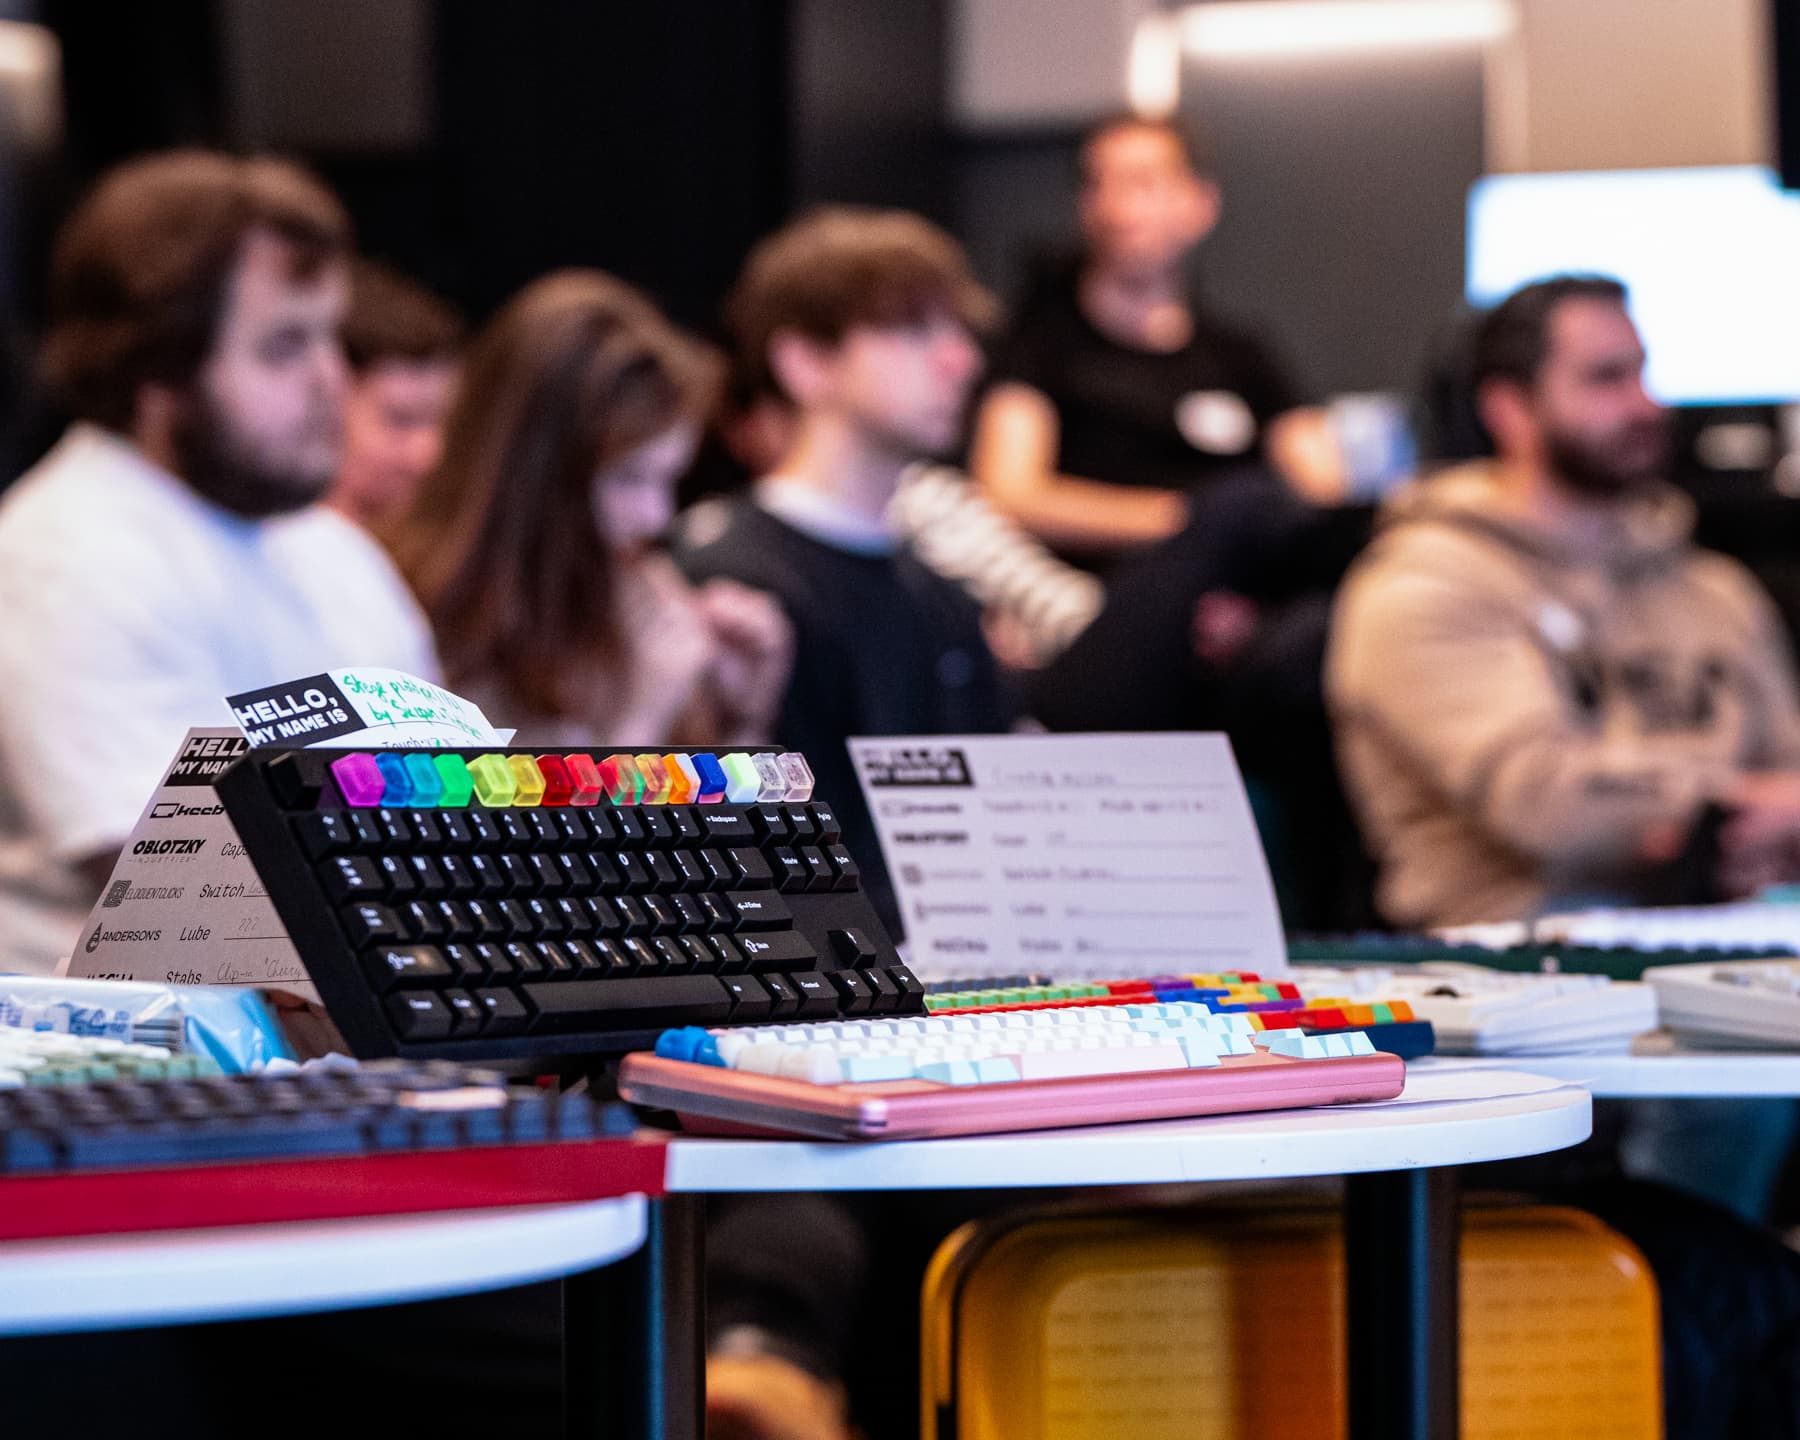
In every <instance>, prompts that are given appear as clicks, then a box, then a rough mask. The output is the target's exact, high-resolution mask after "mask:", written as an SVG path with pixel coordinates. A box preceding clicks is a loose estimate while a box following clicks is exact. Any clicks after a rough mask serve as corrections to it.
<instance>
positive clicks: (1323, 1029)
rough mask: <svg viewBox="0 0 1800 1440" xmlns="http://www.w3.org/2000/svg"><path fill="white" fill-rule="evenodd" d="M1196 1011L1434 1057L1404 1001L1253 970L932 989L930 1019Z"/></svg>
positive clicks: (1029, 978)
mask: <svg viewBox="0 0 1800 1440" xmlns="http://www.w3.org/2000/svg"><path fill="white" fill-rule="evenodd" d="M1149 1004H1163V1005H1171V1004H1175V1005H1179V1004H1194V1005H1198V1006H1200V1007H1202V1008H1204V1009H1205V1010H1207V1011H1209V1012H1211V1013H1212V1014H1215V1015H1241V1016H1243V1017H1244V1019H1245V1022H1246V1025H1247V1033H1251V1034H1258V1033H1262V1032H1265V1031H1280V1030H1297V1031H1301V1032H1303V1033H1305V1034H1308V1035H1328V1034H1333V1033H1340V1034H1343V1033H1350V1032H1359V1033H1361V1034H1363V1035H1365V1036H1367V1037H1368V1039H1369V1040H1370V1042H1371V1043H1372V1044H1373V1045H1374V1047H1375V1048H1376V1049H1377V1050H1386V1051H1388V1052H1390V1053H1392V1054H1395V1055H1399V1056H1402V1057H1403V1058H1405V1059H1408V1060H1411V1059H1415V1058H1417V1057H1418V1056H1421V1055H1428V1054H1430V1053H1431V1051H1432V1048H1433V1045H1434V1039H1435V1037H1434V1036H1433V1033H1432V1027H1431V1025H1430V1023H1429V1022H1428V1021H1425V1020H1421V1019H1419V1017H1418V1016H1417V1015H1415V1014H1414V1012H1413V1008H1412V1006H1411V1005H1410V1004H1408V1003H1407V1002H1406V1001H1405V1000H1402V999H1398V998H1395V999H1389V1000H1385V1001H1375V1000H1372V999H1370V998H1368V997H1360V998H1350V997H1345V996H1339V995H1331V994H1327V993H1320V994H1310V995H1309V994H1306V993H1304V992H1303V991H1302V989H1301V987H1300V986H1299V985H1297V984H1295V983H1294V982H1293V981H1291V980H1264V979H1263V978H1262V977H1261V976H1260V975H1258V974H1256V973H1255V972H1253V971H1248V970H1242V971H1238V970H1232V971H1223V972H1220V973H1215V974H1203V975H1159V976H1155V977H1152V978H1149V979H1143V980H1106V981H1083V980H1070V981H1062V982H1059V981H1056V980H1054V979H1052V978H1050V977H1048V976H1044V975H1013V976H1006V977H1003V978H999V979H985V980H948V981H938V982H936V983H934V984H932V985H929V986H928V987H927V990H926V996H925V1009H926V1012H927V1013H928V1014H932V1015H940V1014H948V1015H991V1014H1007V1013H1011V1012H1020V1011H1034V1010H1067V1009H1079V1008H1087V1007H1106V1006H1119V1005H1125V1006H1142V1005H1149Z"/></svg>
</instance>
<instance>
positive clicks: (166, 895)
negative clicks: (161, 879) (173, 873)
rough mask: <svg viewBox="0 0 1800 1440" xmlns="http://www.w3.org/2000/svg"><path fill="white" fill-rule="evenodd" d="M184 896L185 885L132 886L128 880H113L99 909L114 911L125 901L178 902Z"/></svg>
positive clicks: (185, 891)
mask: <svg viewBox="0 0 1800 1440" xmlns="http://www.w3.org/2000/svg"><path fill="white" fill-rule="evenodd" d="M185 894H187V886H185V885H133V884H132V883H131V882H130V881H129V880H115V881H113V883H112V886H111V887H110V888H109V889H108V890H107V892H106V898H105V899H104V900H102V901H101V902H100V908H101V909H103V910H114V909H117V908H118V907H119V906H121V905H123V904H124V903H125V902H126V901H127V900H179V899H180V898H181V897H182V896H183V895H185Z"/></svg>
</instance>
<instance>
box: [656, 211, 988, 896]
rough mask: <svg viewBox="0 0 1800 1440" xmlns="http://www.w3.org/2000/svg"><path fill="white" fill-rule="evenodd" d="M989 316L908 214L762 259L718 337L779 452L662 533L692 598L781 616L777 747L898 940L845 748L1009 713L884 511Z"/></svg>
mask: <svg viewBox="0 0 1800 1440" xmlns="http://www.w3.org/2000/svg"><path fill="white" fill-rule="evenodd" d="M990 309H991V302H990V301H989V299H988V296H987V295H986V293H985V292H984V291H983V290H982V289H981V288H980V287H979V286H978V285H977V284H976V282H975V280H974V278H973V277H972V275H971V274H970V272H969V269H968V265H967V262H966V261H965V259H964V257H963V254H962V251H961V250H960V249H959V248H958V247H957V245H956V243H955V242H954V241H953V240H951V239H950V237H949V236H947V235H945V234H944V233H943V232H942V231H940V230H938V229H937V228H936V227H934V226H932V225H929V224H927V223H926V222H925V221H924V220H921V219H919V218H918V217H917V216H914V215H908V214H904V213H902V212H898V211H868V210H853V209H845V208H833V209H827V210H821V211H818V212H815V213H814V214H812V215H810V216H807V217H805V218H803V219H801V220H798V221H796V222H794V223H793V224H791V225H789V226H788V227H787V228H785V229H784V230H782V231H780V232H779V233H777V234H776V235H774V236H773V237H771V238H770V239H768V240H766V241H764V242H763V244H762V245H760V246H759V247H758V248H757V249H756V250H755V251H754V252H753V253H752V254H751V256H750V259H749V261H748V263H747V265H746V267H745V270H744V274H743V277H742V278H741V280H740V281H739V283H738V286H737V289H736V291H735V292H734V293H733V296H732V298H731V300H730V302H729V304H728V307H727V319H728V322H729V324H730V326H731V329H732V331H733V333H734V340H735V342H736V344H737V345H738V347H739V348H740V350H741V352H742V358H743V360H744V363H745V364H746V366H747V368H748V369H749V370H750V372H751V373H752V377H753V378H754V379H755V380H756V381H757V383H764V382H766V383H767V384H768V385H770V386H772V387H773V388H774V389H775V390H776V391H777V392H778V393H780V394H781V395H783V396H785V397H786V398H787V399H788V401H789V402H791V404H792V406H793V431H792V437H791V443H790V445H789V448H788V450H787V453H786V454H785V455H784V456H783V458H782V459H781V461H780V462H779V463H778V464H777V465H776V467H775V469H774V471H773V472H772V473H771V474H768V475H765V476H763V477H762V478H761V479H760V480H759V481H758V482H757V483H756V485H755V486H754V488H753V489H752V491H751V492H750V494H749V495H747V496H742V497H737V498H733V499H729V500H713V501H707V502H704V503H703V504H701V505H699V506H696V507H695V508H694V509H693V510H690V511H689V512H688V513H687V514H686V515H685V516H684V517H683V519H682V521H681V524H680V526H679V529H678V532H677V535H676V560H677V563H678V564H679V565H680V567H681V568H682V570H683V571H684V572H685V573H686V574H687V576H688V578H689V579H690V580H693V581H694V582H696V583H699V582H702V581H706V580H713V579H729V580H735V581H737V582H739V583H740V584H744V585H750V586H754V587H755V588H756V589H758V590H761V591H764V592H766V593H768V594H771V595H773V596H775V597H776V599H777V600H778V601H779V602H780V604H781V606H782V608H783V610H785V611H786V613H787V616H788V619H789V620H790V622H791V623H792V625H793V630H794V668H793V675H792V679H791V680H790V681H789V684H788V689H787V693H786V696H785V698H784V699H783V702H782V705H781V710H780V714H779V717H778V718H777V720H776V725H775V731H776V735H777V737H778V738H779V739H780V741H781V743H782V744H784V745H786V746H788V747H790V748H791V749H795V750H799V751H801V752H802V753H804V754H805V756H806V757H807V760H808V761H809V763H810V764H811V765H812V769H813V773H814V775H815V776H816V778H817V780H818V793H819V794H820V795H823V796H827V797H829V798H830V799H831V801H832V802H833V803H834V804H835V805H836V806H837V807H838V814H839V818H840V820H841V822H842V824H843V827H844V842H845V844H846V845H847V846H849V848H850V851H851V853H852V854H853V855H855V857H856V859H857V862H858V864H860V865H861V866H862V868H863V872H864V877H865V886H866V888H867V890H868V892H869V897H870V899H871V901H872V902H873V903H874V905H875V907H876V910H877V912H878V913H879V914H880V915H881V916H882V919H883V920H884V921H886V922H887V923H888V924H889V925H890V926H891V927H894V928H896V929H898V926H897V921H898V920H899V918H900V917H899V915H898V912H897V910H896V907H895V904H894V898H893V892H892V889H891V886H890V885H889V882H888V879H887V876H886V873H885V871H884V870H883V869H882V866H881V852H880V847H879V846H878V845H877V844H876V842H875V834H874V828H873V824H872V822H871V820H870V818H869V815H868V812H867V809H866V807H865V806H864V805H863V802H862V795H861V790H860V787H859V786H858V784H857V780H856V774H855V771H854V769H853V768H852V766H851V764H850V760H849V755H848V753H847V752H846V749H845V744H844V742H845V740H846V739H847V738H848V737H850V736H852V735H911V734H955V733H972V732H973V733H979V732H991V731H999V730H1005V729H1008V728H1009V727H1010V726H1011V725H1012V723H1013V721H1014V719H1015V718H1016V713H1017V712H1016V708H1015V701H1014V698H1013V696H1012V694H1011V692H1010V690H1009V689H1008V687H1007V686H1006V684H1005V683H1004V681H1003V680H1002V677H1001V675H1000V671H999V667H998V666H997V664H996V663H995V661H994V658H993V656H992V654H991V653H990V652H989V650H988V647H987V644H986V641H985V640H984V638H983V635H982V629H981V616H980V611H979V608H978V606H977V604H976V602H975V601H974V600H973V599H972V598H971V597H970V595H969V594H968V592H967V591H965V590H964V589H963V588H962V587H961V586H959V585H957V584H956V583H954V582H953V581H950V580H947V579H945V578H943V577H942V576H940V575H938V574H937V573H936V572H934V571H933V570H931V569H930V568H928V567H927V566H926V565H924V564H923V563H922V562H921V561H920V560H919V559H918V558H917V557H916V556H915V555H914V554H913V553H912V551H911V549H910V548H909V547H908V545H907V544H906V542H905V541H904V540H903V539H901V538H900V536H899V535H898V533H897V531H896V530H895V528H894V522H893V521H892V519H891V518H890V516H889V513H888V505H889V501H891V500H892V499H893V496H894V492H895V490H896V489H897V488H898V486H899V484H900V481H901V477H902V474H903V472H904V471H905V470H906V469H907V467H908V466H910V465H912V464H914V463H915V462H917V461H919V460H921V459H924V458H927V457H929V456H932V455H935V454H941V453H942V452H943V451H945V450H947V449H949V448H950V447H951V446H952V445H954V444H955V443H956V440H957V438H958V435H959V431H960V425H961V418H962V413H963V407H964V404H965V403H966V401H967V398H968V394H969V389H970V386H971V385H972V384H973V383H974V380H975V377H976V375H977V373H978V372H979V370H980V366H981V353H980V350H979V348H978V347H977V345H976V342H975V339H974V334H973V332H974V330H975V328H976V327H977V326H978V325H980V324H981V323H982V322H984V321H985V319H986V317H987V314H988V313H989V311H990Z"/></svg>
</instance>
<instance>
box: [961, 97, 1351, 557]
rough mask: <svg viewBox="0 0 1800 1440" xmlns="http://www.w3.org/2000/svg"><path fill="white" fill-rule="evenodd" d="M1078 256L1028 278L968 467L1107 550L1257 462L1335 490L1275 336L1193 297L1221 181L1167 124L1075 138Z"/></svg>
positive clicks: (1130, 123)
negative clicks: (1265, 337) (1043, 276)
mask: <svg viewBox="0 0 1800 1440" xmlns="http://www.w3.org/2000/svg"><path fill="white" fill-rule="evenodd" d="M1080 164H1081V196H1080V223H1081V233H1082V240H1083V244H1084V253H1083V255H1082V256H1081V259H1080V261H1079V263H1078V264H1077V265H1076V266H1075V267H1073V269H1072V271H1070V272H1069V273H1066V274H1058V275H1055V276H1052V277H1050V279H1049V282H1048V283H1046V284H1042V285H1040V286H1039V287H1038V288H1037V289H1036V291H1035V292H1034V294H1033V295H1032V296H1031V297H1030V299H1029V300H1028V301H1027V303H1026V304H1025V306H1024V307H1023V308H1022V309H1021V311H1020V313H1019V314H1018V315H1017V317H1016V318H1015V319H1014V321H1013V323H1012V325H1011V327H1010V329H1009V330H1008V333H1007V335H1006V336H1005V338H1004V339H1003V340H1002V341H1001V342H1000V344H999V345H998V346H997V348H996V350H995V354H994V360H993V369H992V377H991V382H992V383H991V385H990V387H989V389H988V391H987V393H986V395H985V397H984V398H983V400H982V403H981V406H980V409H979V412H978V414H977V417H976V424H975V435H974V443H973V450H972V463H971V468H972V470H973V472H974V474H975V477H976V479H977V480H979V481H980V483H981V484H982V485H983V487H984V488H985V489H986V490H987V492H988V494H989V495H990V497H991V498H992V500H993V502H994V503H995V504H996V505H997V506H999V507H1000V508H1001V509H1002V510H1004V511H1005V512H1006V513H1008V514H1009V515H1011V516H1012V517H1013V518H1014V519H1016V520H1017V521H1018V522H1019V523H1020V524H1022V525H1024V526H1025V527H1026V528H1027V529H1029V530H1030V531H1032V532H1033V533H1034V534H1036V535H1038V536H1039V537H1040V538H1042V539H1044V540H1045V541H1047V542H1049V543H1050V544H1052V545H1055V546H1058V547H1059V548H1062V549H1065V550H1067V551H1069V552H1071V553H1075V554H1081V555H1085V556H1089V557H1092V558H1093V559H1095V560H1098V561H1102V562H1103V561H1105V560H1108V559H1111V558H1115V557H1117V556H1118V555H1119V554H1121V553H1123V552H1126V551H1129V550H1131V549H1133V548H1135V547H1137V546H1141V545H1145V544H1148V543H1150V542H1153V541H1157V540H1162V539H1165V538H1167V537H1169V536H1172V535H1174V534H1175V533H1176V532H1177V531H1179V530H1180V529H1181V528H1182V526H1183V525H1184V524H1185V523H1186V522H1187V518H1188V498H1189V496H1190V495H1191V494H1193V493H1195V492H1197V491H1199V490H1201V489H1203V488H1204V486H1205V484H1206V482H1207V481H1208V480H1210V479H1212V478H1214V477H1217V476H1220V475H1224V474H1227V473H1232V472H1237V471H1242V470H1243V469H1244V468H1245V465H1246V462H1252V461H1258V460H1260V461H1262V462H1265V463H1266V464H1267V465H1269V466H1270V467H1271V468H1272V469H1273V470H1274V471H1276V472H1277V473H1279V474H1280V475H1281V476H1282V477H1283V478H1284V479H1286V480H1287V481H1288V482H1289V484H1290V485H1291V486H1292V487H1293V489H1294V490H1295V491H1297V492H1298V493H1299V494H1301V495H1304V496H1306V497H1308V498H1310V499H1314V500H1334V499H1337V498H1338V497H1339V496H1340V495H1341V492H1342V489H1343V476H1342V464H1341V459H1340V457H1339V456H1338V454H1337V450H1336V446H1335V443H1334V442H1333V441H1332V439H1331V438H1330V432H1329V429H1328V426H1327V423H1326V420H1325V417H1324V414H1323V412H1321V411H1318V410H1315V409H1311V408H1307V407H1305V406H1304V405H1303V404H1302V401H1301V397H1300V394H1299V391H1298V390H1297V388H1296V387H1295V385H1294V382H1293V381H1292V379H1291V378H1290V377H1289V376H1288V374H1287V372H1286V370H1285V368H1284V367H1283V366H1282V365H1281V364H1280V362H1279V361H1278V360H1277V359H1276V358H1275V357H1274V355H1273V354H1272V353H1271V351H1270V350H1269V348H1268V347H1267V346H1266V345H1265V344H1264V343H1263V342H1262V341H1260V340H1259V339H1257V338H1256V337H1255V336H1254V335H1252V334H1250V333H1248V332H1246V331H1244V330H1241V329H1239V328H1237V327H1236V326H1235V325H1233V324H1231V323H1229V322H1228V321H1226V320H1225V319H1223V318H1222V317H1220V316H1218V315H1216V314H1215V313H1213V312H1212V311H1211V310H1210V309H1209V308H1208V307H1206V306H1205V305H1203V304H1202V302H1201V301H1200V299H1199V297H1198V296H1197V294H1196V293H1195V292H1194V290H1193V289H1192V287H1191V286H1190V283H1189V278H1188V265H1189V261H1190V259H1191V257H1192V255H1193V252H1194V251H1195V250H1196V249H1197V248H1198V247H1199V245H1200V244H1201V242H1202V241H1204V240H1205V238H1206V237H1207V235H1208V234H1210V233H1211V231H1212V229H1213V227H1214V226H1215V225H1216V224H1217V223H1218V218H1219V213H1220V193H1219V187H1218V184H1217V183H1216V182H1215V181H1214V180H1213V179H1212V178H1211V177H1210V176H1209V175H1208V174H1207V173H1206V172H1205V170H1204V169H1203V168H1202V166H1201V165H1200V163H1199V160H1198V158H1197V154H1196V149H1195V147H1194V144H1193V142H1192V141H1191V140H1190V139H1189V137H1188V136H1187V134H1186V133H1185V132H1184V130H1183V129H1182V128H1181V126H1180V125H1178V124H1177V123H1175V122H1173V121H1168V120H1151V119H1144V118H1140V117H1137V116H1130V115H1127V116H1120V117H1115V118H1112V119H1108V120H1106V121H1103V122H1102V123H1100V124H1099V125H1097V126H1095V127H1094V128H1093V129H1092V130H1090V131H1089V132H1088V135H1087V137H1086V138H1085V140H1084V141H1083V143H1082V146H1081V157H1080Z"/></svg>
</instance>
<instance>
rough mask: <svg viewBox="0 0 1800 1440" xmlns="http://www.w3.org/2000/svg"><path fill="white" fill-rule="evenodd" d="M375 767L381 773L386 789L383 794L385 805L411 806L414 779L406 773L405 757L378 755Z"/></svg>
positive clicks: (382, 799)
mask: <svg viewBox="0 0 1800 1440" xmlns="http://www.w3.org/2000/svg"><path fill="white" fill-rule="evenodd" d="M375 766H376V768H377V769H378V770H380V771H381V779H382V783H383V784H384V785H386V787H387V788H386V789H385V790H383V791H382V792H381V803H382V804H383V805H410V804H411V803H412V793H413V784H412V778H411V777H410V776H409V775H408V774H407V773H406V757H405V756H404V755H377V756H376V757H375Z"/></svg>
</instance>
